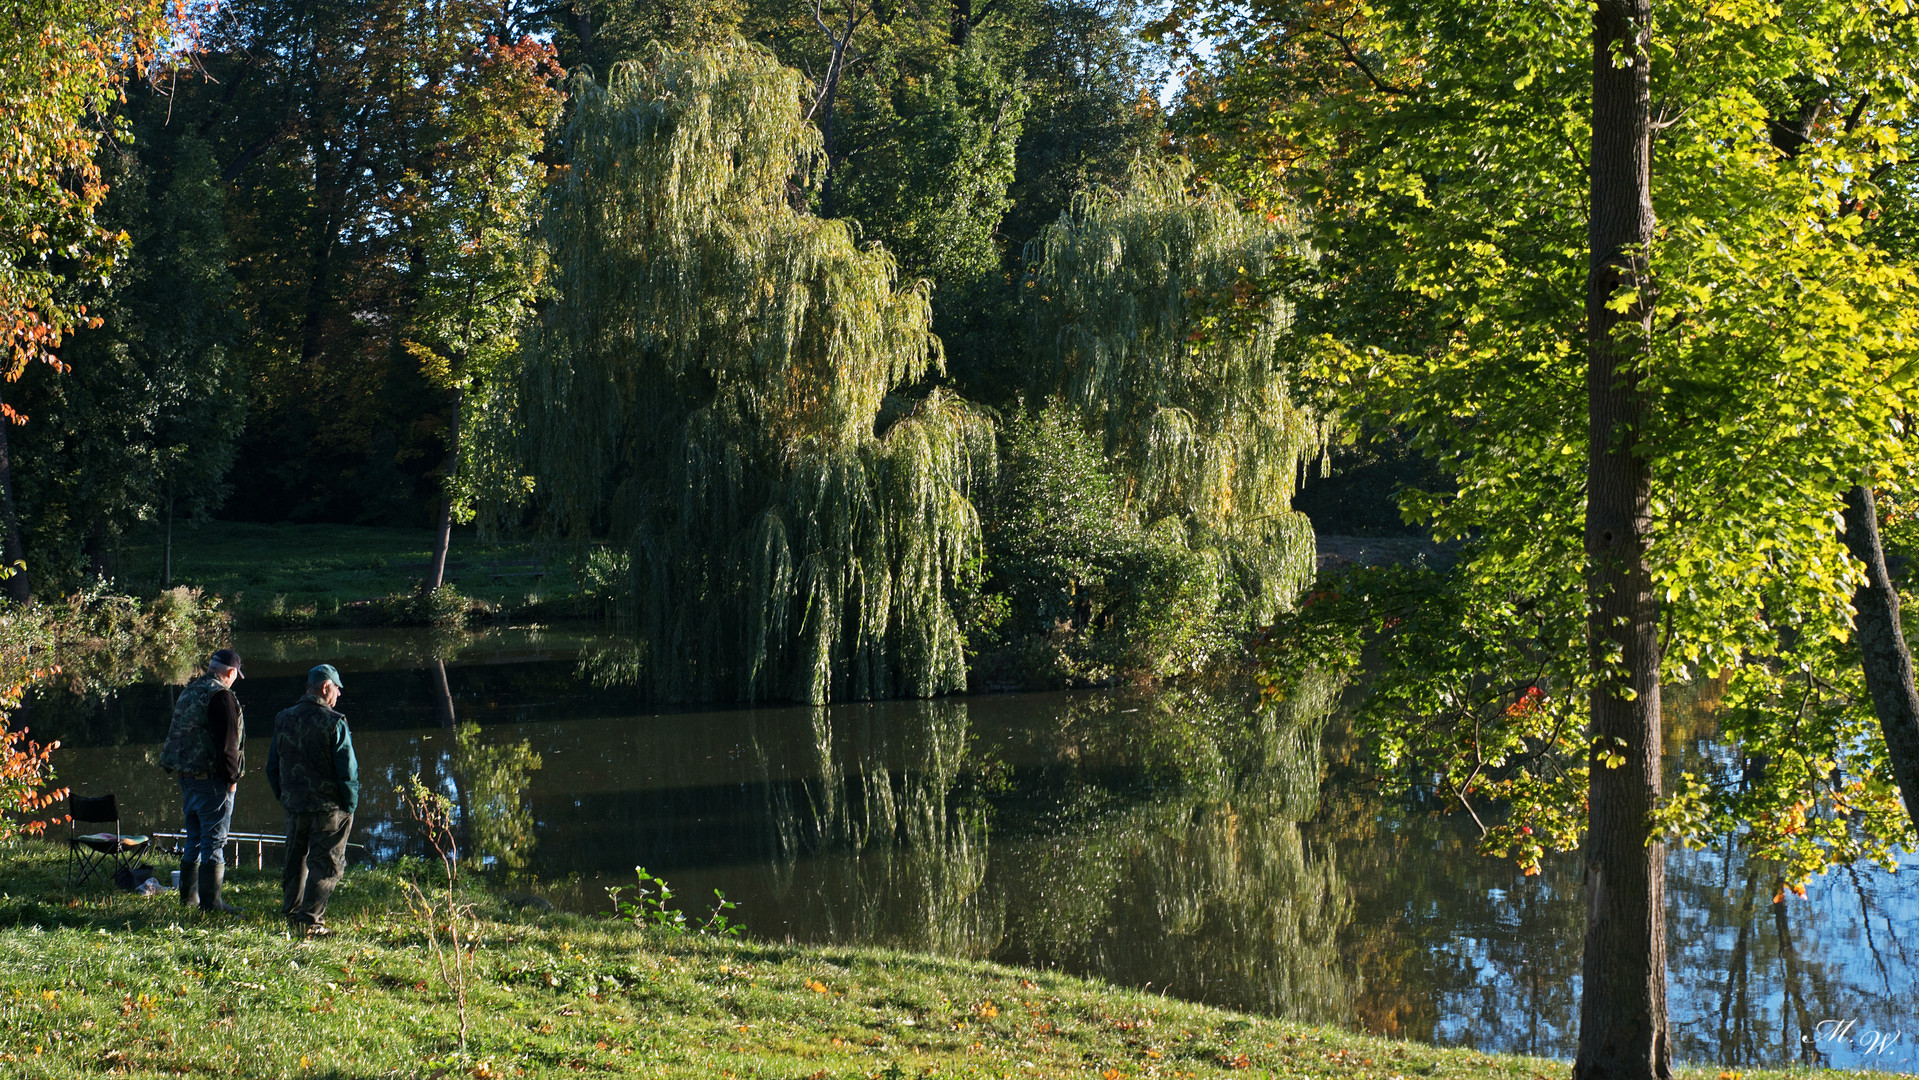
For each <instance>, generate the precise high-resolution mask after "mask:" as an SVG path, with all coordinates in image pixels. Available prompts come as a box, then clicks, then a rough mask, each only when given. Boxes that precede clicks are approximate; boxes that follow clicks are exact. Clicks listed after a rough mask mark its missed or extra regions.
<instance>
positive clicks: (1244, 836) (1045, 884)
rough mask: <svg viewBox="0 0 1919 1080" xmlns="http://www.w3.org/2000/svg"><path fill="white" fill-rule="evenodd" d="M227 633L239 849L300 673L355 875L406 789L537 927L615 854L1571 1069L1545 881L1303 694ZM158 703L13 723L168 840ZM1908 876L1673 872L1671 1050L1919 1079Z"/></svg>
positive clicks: (1745, 1062)
mask: <svg viewBox="0 0 1919 1080" xmlns="http://www.w3.org/2000/svg"><path fill="white" fill-rule="evenodd" d="M237 645H238V647H239V649H240V651H241V652H242V654H243V655H245V656H246V657H247V673H248V676H249V677H248V678H247V679H246V680H245V681H243V682H241V683H240V684H239V687H238V689H239V693H240V697H241V701H242V703H243V704H244V706H245V707H246V710H247V729H248V732H249V736H250V737H249V739H248V743H247V757H248V761H249V763H250V765H251V767H252V769H253V770H255V771H254V772H253V773H252V774H250V775H249V776H248V777H247V778H246V779H245V780H244V781H243V782H242V784H241V787H240V794H239V798H238V805H237V809H236V812H235V820H234V827H235V828H236V829H239V830H249V831H262V832H273V831H277V830H278V828H279V826H280V820H281V818H280V813H279V808H278V805H277V804H276V803H274V802H273V799H272V796H271V794H270V793H269V791H268V789H267V785H266V782H265V780H264V778H262V777H260V776H259V775H258V770H259V769H260V767H261V765H262V764H263V763H264V761H265V758H266V750H267V740H266V738H265V736H266V735H267V733H268V732H269V731H270V727H271V722H272V720H271V718H272V715H273V714H274V713H275V712H276V711H278V710H279V709H281V708H284V707H285V706H286V705H288V704H291V703H292V702H293V701H294V700H296V699H297V697H298V696H299V693H300V688H301V682H302V678H303V676H304V673H305V671H306V669H307V668H308V667H309V666H310V665H312V664H314V663H317V662H320V661H327V662H331V663H334V664H336V665H338V666H339V668H340V670H341V672H342V674H343V676H344V678H345V681H346V684H347V694H346V697H345V699H344V700H343V702H342V705H341V708H342V710H343V711H344V712H345V713H346V714H347V715H348V717H349V718H350V721H351V723H352V725H353V729H354V741H355V745H356V747H357V749H358V752H359V757H360V762H361V769H362V776H363V779H364V781H365V785H366V790H365V795H364V799H363V803H362V807H361V811H360V815H359V819H358V822H357V823H356V829H355V833H356V836H355V838H356V840H358V841H359V842H361V843H364V844H365V845H366V849H367V850H366V857H368V858H373V859H391V858H394V857H397V856H399V855H401V854H406V853H413V854H418V853H420V852H421V851H422V850H423V849H422V848H421V847H420V846H419V843H418V840H417V831H416V830H414V829H413V828H411V823H410V822H407V821H405V820H404V819H403V815H402V812H401V811H400V809H399V807H398V803H397V798H396V792H397V790H398V789H399V787H400V785H402V784H403V783H404V782H405V781H406V780H407V778H408V777H409V776H411V775H413V774H415V773H418V774H420V775H421V776H422V777H424V778H425V779H426V780H427V781H428V782H429V783H431V784H433V785H435V786H437V787H439V788H440V789H441V790H444V791H446V792H448V793H449V794H450V795H453V796H454V797H455V799H456V800H457V802H458V804H459V806H460V808H461V813H462V814H463V817H464V825H465V828H466V833H467V836H468V842H469V847H470V849H471V850H472V851H473V853H474V855H475V856H477V858H478V859H479V860H480V861H481V862H483V863H485V864H487V865H489V866H490V867H491V868H492V871H493V872H495V873H497V874H499V875H500V876H502V877H518V878H521V879H523V880H524V881H526V882H529V883H530V885H528V886H527V887H531V888H533V889H534V890H535V891H537V892H539V893H541V894H542V895H545V896H547V897H548V898H550V899H552V900H553V901H554V902H555V903H557V904H560V905H561V906H564V907H571V908H574V909H577V910H583V911H595V910H602V911H603V910H606V908H607V906H608V903H607V899H606V894H605V888H606V886H608V885H630V884H632V882H633V881H634V875H633V868H634V867H635V866H640V865H643V866H645V867H646V868H647V869H648V870H650V871H652V872H653V873H655V874H658V875H661V876H663V877H665V878H667V879H668V880H669V881H670V882H671V883H672V885H673V887H674V889H675V891H676V892H677V893H678V894H679V896H680V897H681V898H685V899H689V900H690V903H689V904H688V907H689V908H691V909H693V910H692V913H693V914H694V915H695V916H696V917H698V916H699V915H701V914H702V913H703V912H704V911H705V909H706V908H707V907H709V906H710V905H709V904H708V902H707V901H708V899H710V897H711V896H712V893H713V890H715V889H719V890H722V891H723V892H724V894H725V895H726V897H727V898H728V899H730V900H732V901H735V902H737V903H738V905H739V907H738V909H737V910H736V911H735V912H733V914H734V915H735V916H736V917H737V918H738V919H739V920H740V921H742V922H743V923H744V924H745V926H746V928H747V932H748V934H749V935H751V936H754V937H758V938H763V939H768V940H779V941H798V942H819V943H843V944H873V945H888V946H897V947H900V948H907V949H919V950H930V951H933V952H938V953H943V954H947V955H954V956H967V957H979V958H987V959H992V960H997V961H1003V962H1006V963H1014V964H1024V965H1032V966H1043V967H1054V968H1060V969H1065V970H1068V971H1072V972H1077V973H1083V974H1089V975H1096V976H1099V977H1102V978H1106V979H1110V980H1113V981H1116V982H1121V983H1126V984H1130V985H1133V986H1140V987H1145V988H1148V989H1151V990H1157V991H1160V992H1163V993H1166V994H1170V995H1174V996H1177V997H1183V998H1190V999H1194V1000H1198V1001H1204V1002H1210V1003H1214V1004H1218V1005H1224V1006H1229V1007H1233V1008H1239V1009H1245V1010H1251V1011H1257V1012H1264V1013H1271V1014H1277V1015H1283V1016H1289V1017H1294V1018H1298V1019H1302V1020H1314V1021H1328V1022H1333V1023H1339V1024H1344V1025H1348V1026H1352V1027H1356V1028H1361V1029H1364V1030H1368V1031H1372V1032H1376V1033H1380V1034H1385V1035H1391V1036H1396V1037H1401V1038H1408V1039H1417V1040H1422V1041H1430V1042H1436V1043H1444V1044H1455V1045H1467V1046H1473V1047H1477V1048H1480V1049H1484V1050H1488V1051H1508V1050H1509V1051H1520V1052H1526V1053H1534V1054H1543V1055H1549V1056H1556V1057H1566V1056H1570V1054H1571V1052H1572V1049H1573V1040H1574V1035H1575V1022H1576V1016H1577V1003H1578V993H1579V960H1580V934H1581V923H1582V917H1581V908H1580V886H1579V875H1578V872H1577V867H1576V865H1575V863H1574V861H1573V860H1572V859H1571V858H1559V859H1556V860H1553V861H1550V862H1549V863H1548V864H1547V866H1546V869H1545V873H1543V874H1542V875H1540V876H1538V877H1535V878H1530V879H1529V878H1525V877H1522V876H1520V874H1519V873H1518V872H1517V870H1516V869H1515V868H1514V867H1513V866H1512V865H1511V864H1510V863H1505V862H1500V861H1496V860H1490V859H1482V858H1480V857H1478V856H1476V855H1475V854H1474V853H1473V839H1474V837H1473V833H1472V831H1471V829H1470V823H1469V822H1462V821H1460V820H1459V819H1458V818H1457V816H1456V815H1448V814H1443V813H1438V812H1435V811H1434V810H1432V809H1431V808H1427V807H1421V806H1416V805H1408V804H1407V803H1406V802H1405V801H1403V800H1402V801H1393V800H1388V799H1384V798H1382V797H1381V796H1380V795H1379V794H1378V793H1377V792H1376V791H1374V790H1372V789H1371V788H1369V787H1368V786H1367V785H1366V784H1364V783H1361V782H1359V781H1358V779H1357V771H1356V769H1355V767H1354V762H1353V753H1354V749H1353V746H1352V744H1351V742H1350V740H1349V739H1347V738H1346V737H1345V736H1344V735H1343V733H1342V728H1341V725H1340V720H1339V712H1338V704H1339V696H1340V695H1339V688H1338V687H1337V686H1335V685H1333V684H1332V683H1331V682H1330V681H1329V680H1320V681H1317V682H1310V683H1309V684H1308V685H1307V686H1306V687H1305V688H1304V689H1303V690H1302V691H1301V693H1300V694H1299V695H1298V698H1297V700H1294V701H1290V702H1286V703H1283V704H1281V705H1279V706H1275V707H1261V706H1260V705H1259V703H1258V698H1257V695H1256V694H1254V693H1251V692H1248V691H1245V690H1240V689H1233V688H1212V689H1194V688H1174V689H1160V690H1155V691H1150V692H1149V691H1137V690H1135V691H1123V690H1122V691H1099V692H1080V693H1049V694H1007V695H983V696H977V697H963V698H950V699H943V700H937V701H930V702H883V703H874V704H855V705H840V706H832V707H828V708H757V709H677V710H675V709H662V708H659V707H656V706H650V705H647V704H645V703H643V702H641V701H640V700H638V697H637V695H636V693H635V692H634V691H632V690H631V689H629V686H630V684H631V675H632V672H633V671H634V669H635V665H636V664H637V662H638V656H637V653H636V652H635V651H634V649H633V648H632V646H631V645H630V644H628V643H627V642H625V641H624V640H622V639H620V638H618V637H617V636H611V635H605V634H597V633H584V632H555V631H541V630H531V629H524V630H502V631H494V632H490V633H487V634H485V635H479V636H468V635H457V636H452V637H447V636H441V637H433V636H425V635H416V634H404V633H398V632H360V633H357V634H345V635H340V634H336V635H312V634H307V635H247V636H243V637H242V639H241V640H240V641H239V642H238V643H237ZM173 692H174V688H172V687H168V686H165V685H161V684H159V683H152V684H145V685H134V686H129V687H126V688H123V689H121V690H119V691H117V692H114V693H111V694H108V695H105V696H101V695H98V694H95V695H77V694H74V693H70V692H65V691H63V690H61V689H59V688H50V689H44V690H42V691H40V692H38V693H37V694H36V695H35V697H34V698H33V699H32V700H31V701H30V702H29V703H28V706H27V715H26V716H25V717H24V718H23V719H24V721H25V722H26V723H29V724H31V726H32V727H33V729H34V735H35V737H36V738H43V739H45V738H55V737H57V738H60V739H62V740H63V742H64V746H63V747H62V749H61V750H60V751H59V755H58V757H57V758H56V761H57V762H58V766H59V770H60V774H61V782H62V783H66V784H70V785H72V786H73V788H74V789H75V790H76V791H77V792H79V793H82V794H91V793H98V792H104V791H113V792H116V793H118V794H119V796H120V798H121V800H122V805H123V807H124V808H125V813H126V814H127V816H128V818H129V822H130V825H129V827H130V828H132V829H137V830H156V829H166V828H171V827H176V826H177V822H178V813H179V804H178V797H177V788H176V787H175V786H174V784H173V782H172V781H171V780H170V779H169V778H168V777H166V776H165V775H164V774H163V773H161V771H160V770H159V769H158V767H157V766H155V765H153V764H151V761H152V759H154V758H155V757H157V754H158V747H159V742H160V741H161V739H162V738H163V737H164V735H165V732H166V724H167V717H168V715H169V709H170V706H169V702H170V700H171V695H172V693H173ZM1674 711H1675V714H1682V713H1683V710H1682V709H1675V710H1674ZM467 725H476V726H474V727H468V726H467ZM1693 726H1699V725H1693ZM1675 728H1676V731H1677V733H1676V734H1675V735H1674V736H1673V737H1674V738H1675V739H1677V740H1683V739H1696V740H1705V739H1707V738H1709V736H1708V735H1700V734H1694V733H1692V732H1691V730H1690V729H1689V727H1688V725H1687V724H1686V723H1684V722H1681V723H1678V724H1675ZM1677 749H1679V750H1680V751H1682V752H1683V751H1684V749H1685V748H1684V747H1679V748H1677ZM1695 749H1696V748H1695ZM535 758H537V762H536V761H535V760H534V759H535ZM536 765H537V767H536ZM248 854H249V856H250V855H251V851H249V853H248ZM267 858H268V859H269V860H273V859H274V857H273V856H272V855H271V854H269V855H268V856H267ZM1905 865H1906V867H1907V869H1908V872H1907V873H1899V874H1889V873H1886V872H1883V871H1881V870H1878V869H1876V868H1871V867H1861V868H1858V869H1853V870H1842V871H1840V872H1837V873H1835V874H1831V875H1828V876H1827V877H1825V878H1823V879H1820V880H1818V881H1815V882H1814V883H1813V885H1812V886H1811V887H1810V888H1809V889H1808V890H1807V895H1806V897H1805V898H1804V899H1801V898H1798V897H1794V896H1791V895H1790V894H1787V895H1786V897H1785V898H1784V899H1783V900H1781V901H1779V902H1777V903H1775V902H1774V898H1773V895H1774V886H1773V879H1772V877H1771V876H1770V872H1769V871H1766V870H1765V869H1764V868H1761V867H1757V866H1749V865H1747V864H1746V862H1745V861H1744V860H1743V859H1742V858H1741V857H1740V856H1739V855H1738V854H1737V853H1736V852H1732V853H1728V852H1725V851H1705V852H1685V851H1680V852H1675V853H1674V854H1673V855H1672V856H1671V858H1670V861H1669V863H1668V883H1669V889H1670V893H1671V895H1670V900H1671V913H1670V923H1671V933H1672V937H1671V948H1670V953H1671V963H1672V981H1671V1011H1672V1021H1673V1028H1674V1037H1675V1049H1676V1054H1677V1057H1678V1058H1679V1059H1680V1060H1682V1061H1688V1062H1699V1063H1717V1064H1721V1065H1724V1066H1729V1067H1744V1066H1755V1065H1785V1064H1805V1065H1819V1066H1870V1067H1875V1068H1881V1069H1891V1070H1899V1071H1907V1072H1914V1071H1919V1056H1915V1051H1914V1045H1915V1036H1919V1030H1915V1029H1919V1007H1916V1006H1914V1005H1913V1004H1912V1003H1913V1002H1915V1001H1919V984H1916V981H1915V978H1914V973H1915V971H1919V968H1916V967H1915V966H1914V963H1913V961H1914V959H1915V956H1914V952H1915V950H1919V874H1915V873H1912V872H1910V871H1913V870H1919V859H1915V858H1913V857H1911V856H1908V859H1907V863H1906V864H1905ZM345 887H347V888H351V887H352V886H351V878H349V879H348V883H347V885H346V886H345Z"/></svg>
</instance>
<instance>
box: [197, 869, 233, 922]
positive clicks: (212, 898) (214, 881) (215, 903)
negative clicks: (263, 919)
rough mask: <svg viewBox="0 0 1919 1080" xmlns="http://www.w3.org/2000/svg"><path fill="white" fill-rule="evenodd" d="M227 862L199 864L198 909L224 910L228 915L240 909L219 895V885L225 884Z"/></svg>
mask: <svg viewBox="0 0 1919 1080" xmlns="http://www.w3.org/2000/svg"><path fill="white" fill-rule="evenodd" d="M226 880H227V864H226V863H218V862H203V863H201V864H200V910H201V911H224V912H226V913H227V914H229V915H238V914H240V909H239V908H237V907H234V906H233V905H232V904H229V903H227V902H226V899H225V898H224V897H222V896H221V895H220V887H221V886H222V885H224V884H226Z"/></svg>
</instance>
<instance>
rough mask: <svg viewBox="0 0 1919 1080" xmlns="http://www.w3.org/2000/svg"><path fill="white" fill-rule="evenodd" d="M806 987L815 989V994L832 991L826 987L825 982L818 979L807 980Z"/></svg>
mask: <svg viewBox="0 0 1919 1080" xmlns="http://www.w3.org/2000/svg"><path fill="white" fill-rule="evenodd" d="M806 988H807V989H808V990H811V991H813V992H814V993H815V994H827V993H831V992H832V991H830V990H828V989H827V988H826V984H825V983H823V982H820V981H819V980H818V979H808V980H806Z"/></svg>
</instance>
